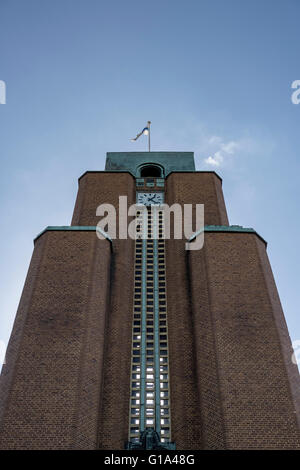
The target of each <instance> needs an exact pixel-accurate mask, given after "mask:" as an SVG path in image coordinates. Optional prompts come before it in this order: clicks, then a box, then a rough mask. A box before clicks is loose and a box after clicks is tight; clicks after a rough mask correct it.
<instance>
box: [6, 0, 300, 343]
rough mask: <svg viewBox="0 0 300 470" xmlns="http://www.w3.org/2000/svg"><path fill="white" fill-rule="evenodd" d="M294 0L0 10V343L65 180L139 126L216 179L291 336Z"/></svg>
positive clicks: (298, 226)
mask: <svg viewBox="0 0 300 470" xmlns="http://www.w3.org/2000/svg"><path fill="white" fill-rule="evenodd" d="M299 14H300V3H299V1H298V0H284V1H283V0H282V1H280V0H277V1H273V0H263V1H262V0H259V1H257V0H251V1H250V0H248V1H247V0H243V1H240V0H226V1H225V0H186V1H182V0H181V1H178V0H173V1H171V0H159V1H157V0H152V1H151V2H140V1H139V2H138V1H135V0H133V1H131V0H127V1H126V2H125V1H121V0H110V1H109V2H108V1H102V0H51V1H50V0H43V1H40V0H26V1H24V0H0V21H1V27H0V80H4V81H5V82H6V85H7V103H6V104H5V105H0V157H1V186H0V204H1V244H0V259H1V265H0V290H1V292H0V339H1V340H2V341H5V342H6V341H7V340H8V337H9V334H10V330H11V327H12V322H13V319H14V316H15V312H16V309H17V305H18V302H19V298H20V294H21V290H22V287H23V284H24V280H25V276H26V273H27V269H28V264H29V261H30V257H31V254H32V249H33V238H34V237H35V236H36V235H37V234H38V233H39V232H40V231H41V230H42V229H43V228H44V227H45V226H47V225H68V224H70V220H71V216H72V210H73V206H74V202H75V197H76V191H77V178H78V177H79V176H80V175H81V174H82V173H83V172H84V171H86V170H101V169H103V167H104V162H105V154H106V152H107V151H129V150H132V151H138V150H146V138H144V137H141V138H140V139H139V140H138V141H137V142H136V143H134V144H133V143H131V142H130V138H131V137H134V136H135V135H136V133H137V132H138V131H140V130H141V129H142V127H144V126H145V124H146V122H147V120H148V119H150V120H151V121H152V150H160V151H162V150H178V151H179V150H182V151H194V152H195V159H196V167H197V169H199V170H206V169H213V170H216V171H217V172H218V173H219V174H220V176H221V177H222V178H223V189H224V195H225V200H226V203H227V209H228V214H229V219H230V223H231V224H239V225H243V226H245V227H253V228H255V229H256V230H257V231H258V232H259V233H260V234H261V236H262V237H264V238H265V239H266V240H267V241H268V253H269V257H270V260H271V263H272V268H273V272H274V276H275V279H276V282H277V286H278V290H279V294H280V297H281V301H282V304H283V307H284V311H285V314H286V319H287V322H288V326H289V331H290V335H291V337H292V339H293V340H296V339H300V320H299V278H300V275H299V273H300V254H299V246H298V243H297V241H298V234H299V231H300V221H299V207H298V203H299V196H300V189H299V169H300V168H299V155H298V149H299V122H300V104H299V105H294V104H292V102H291V94H292V90H291V84H292V82H293V81H294V80H297V79H300V63H299V53H298V49H299V43H300V29H299Z"/></svg>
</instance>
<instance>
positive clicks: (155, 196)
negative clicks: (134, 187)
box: [137, 193, 164, 206]
mask: <svg viewBox="0 0 300 470" xmlns="http://www.w3.org/2000/svg"><path fill="white" fill-rule="evenodd" d="M163 202H164V193H137V204H140V205H143V206H156V205H160V204H163Z"/></svg>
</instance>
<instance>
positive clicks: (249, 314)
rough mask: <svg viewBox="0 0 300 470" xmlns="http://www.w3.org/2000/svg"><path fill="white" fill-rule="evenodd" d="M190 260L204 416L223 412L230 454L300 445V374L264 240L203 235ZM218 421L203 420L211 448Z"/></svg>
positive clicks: (236, 235)
mask: <svg viewBox="0 0 300 470" xmlns="http://www.w3.org/2000/svg"><path fill="white" fill-rule="evenodd" d="M188 256H189V262H190V279H191V290H192V317H191V322H192V323H193V325H194V332H195V349H196V355H197V360H196V362H197V374H196V376H197V377H198V390H199V401H200V404H201V408H202V410H203V412H204V411H205V410H208V409H209V407H211V406H213V407H214V408H216V409H217V411H218V422H219V419H223V429H224V431H223V432H224V441H225V447H226V448H227V449H243V448H244V449H245V448H246V449H257V448H258V449H267V448H269V449H294V448H300V436H299V428H298V426H297V421H296V413H295V406H296V403H295V402H294V401H293V397H294V398H296V395H298V398H299V390H300V380H299V374H298V371H297V368H296V366H294V365H293V364H292V363H291V354H292V349H291V344H290V339H289V335H288V331H287V329H286V325H285V322H284V317H283V313H282V310H281V307H280V303H279V299H278V295H277V291H276V286H275V284H274V280H273V277H272V273H271V271H270V267H269V263H268V259H267V255H266V252H265V245H264V243H263V242H262V241H261V240H260V239H259V238H258V237H257V236H256V235H255V234H247V233H205V243H204V248H203V249H202V250H199V251H191V252H190V253H189V255H188ZM204 320H205V322H204ZM206 322H207V326H205V323H206ZM207 334H208V336H207ZM211 335H212V340H213V344H214V346H213V348H214V349H215V351H214V353H212V351H211V350H209V349H207V345H208V344H209V343H210V336H211ZM284 350H285V352H284ZM208 353H209V354H208ZM217 390H218V393H217ZM292 392H293V393H292ZM216 393H217V395H218V397H217V401H216V397H215V395H216ZM212 398H213V400H211V399H212ZM220 405H221V406H220ZM207 412H208V411H206V413H207ZM204 418H205V419H204ZM214 418H215V415H214V413H213V414H211V415H210V416H209V415H207V416H206V417H203V427H204V431H203V432H204V435H205V434H207V436H208V440H207V441H206V443H205V439H204V444H205V447H209V448H210V447H211V446H212V444H213V441H212V434H211V425H212V424H213V426H214ZM206 430H207V432H206Z"/></svg>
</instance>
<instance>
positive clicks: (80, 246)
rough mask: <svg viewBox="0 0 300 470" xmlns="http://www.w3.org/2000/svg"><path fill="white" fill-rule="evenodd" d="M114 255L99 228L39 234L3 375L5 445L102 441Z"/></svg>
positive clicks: (1, 432)
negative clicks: (99, 235) (98, 233)
mask: <svg viewBox="0 0 300 470" xmlns="http://www.w3.org/2000/svg"><path fill="white" fill-rule="evenodd" d="M110 258H111V252H110V243H109V242H108V241H107V240H104V241H100V240H99V239H98V238H97V237H96V235H95V232H46V233H44V234H43V235H42V236H41V237H40V238H39V239H38V240H37V242H36V245H35V251H34V254H33V259H32V263H31V266H30V269H29V273H28V278H27V282H26V285H25V288H24V292H23V295H22V299H21V302H20V307H19V311H18V314H17V320H16V323H15V325H14V329H13V332H12V336H11V340H10V344H9V347H8V352H7V363H6V365H5V366H4V370H3V375H2V377H1V381H2V383H1V391H2V392H3V394H4V397H5V402H4V407H5V409H4V411H3V415H2V421H1V426H0V447H1V448H2V449H72V448H74V449H80V448H86V449H93V448H95V447H96V445H97V434H98V429H97V426H98V418H99V413H100V402H101V400H102V396H103V383H102V374H103V360H104V344H105V338H106V331H107V315H108V311H107V309H108V302H107V300H108V289H109V277H110V261H111V260H110Z"/></svg>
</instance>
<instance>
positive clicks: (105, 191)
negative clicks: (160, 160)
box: [71, 172, 135, 226]
mask: <svg viewBox="0 0 300 470" xmlns="http://www.w3.org/2000/svg"><path fill="white" fill-rule="evenodd" d="M119 196H127V197H128V202H129V204H130V205H131V204H134V203H135V178H134V177H133V176H132V175H131V174H130V173H121V172H120V173H117V172H115V173H109V172H88V173H85V174H84V175H83V176H82V177H81V178H80V180H79V188H78V194H77V199H76V204H75V208H74V213H73V218H72V223H71V225H92V226H95V225H97V223H98V222H99V220H100V217H97V216H96V209H97V207H98V206H99V205H100V204H106V203H108V204H112V205H113V206H114V207H115V208H116V209H117V208H118V206H119Z"/></svg>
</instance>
